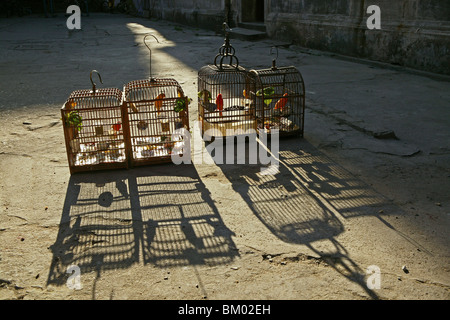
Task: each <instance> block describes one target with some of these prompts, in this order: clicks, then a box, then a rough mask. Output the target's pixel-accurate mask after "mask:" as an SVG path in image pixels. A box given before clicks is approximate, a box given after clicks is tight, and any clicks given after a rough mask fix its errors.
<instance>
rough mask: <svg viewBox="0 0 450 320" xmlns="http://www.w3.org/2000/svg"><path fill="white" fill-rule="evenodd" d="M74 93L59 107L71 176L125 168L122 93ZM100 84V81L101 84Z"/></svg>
mask: <svg viewBox="0 0 450 320" xmlns="http://www.w3.org/2000/svg"><path fill="white" fill-rule="evenodd" d="M94 72H95V73H97V74H98V76H99V79H100V82H102V79H101V76H100V73H98V72H97V71H96V70H92V71H91V75H90V78H91V83H92V90H89V89H86V90H76V91H74V92H72V93H71V94H70V96H69V97H68V99H67V101H66V102H65V104H64V106H63V107H62V108H61V119H62V123H63V129H64V137H65V143H66V150H67V158H68V162H69V169H70V172H71V173H75V172H82V171H91V170H104V169H115V168H127V167H128V161H127V156H126V147H125V144H126V143H125V136H124V131H123V127H122V122H123V118H122V112H121V107H122V91H120V90H119V89H117V88H102V89H96V84H95V83H94V81H93V80H92V74H93V73H94ZM102 83H103V82H102Z"/></svg>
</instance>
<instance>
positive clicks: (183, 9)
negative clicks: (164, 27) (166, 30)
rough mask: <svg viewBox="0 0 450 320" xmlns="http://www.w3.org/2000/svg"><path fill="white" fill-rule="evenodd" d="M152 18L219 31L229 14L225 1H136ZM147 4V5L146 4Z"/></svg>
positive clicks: (136, 4)
mask: <svg viewBox="0 0 450 320" xmlns="http://www.w3.org/2000/svg"><path fill="white" fill-rule="evenodd" d="M134 2H135V6H137V7H138V6H139V7H142V8H144V9H146V10H145V11H146V13H145V15H148V16H149V17H151V18H158V19H164V20H169V21H175V22H178V23H181V24H187V25H192V26H196V27H200V28H207V29H213V30H217V31H219V30H220V28H221V25H222V23H223V22H224V21H225V19H226V15H227V13H228V12H229V10H228V8H227V7H226V2H227V1H224V0H212V1H206V0H170V1H166V0H147V1H145V0H134ZM144 2H146V3H144Z"/></svg>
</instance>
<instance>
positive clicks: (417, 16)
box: [265, 0, 450, 74]
mask: <svg viewBox="0 0 450 320" xmlns="http://www.w3.org/2000/svg"><path fill="white" fill-rule="evenodd" d="M268 4H269V8H268V10H267V11H268V12H269V13H268V15H267V16H266V21H265V22H266V27H267V31H268V33H269V35H270V36H271V37H273V38H277V39H283V40H292V41H294V42H295V43H297V44H299V45H301V46H305V47H308V48H314V49H319V50H325V51H331V52H336V53H340V54H344V55H350V56H356V57H361V58H367V59H372V60H377V61H383V62H388V63H393V64H399V65H403V66H407V67H412V68H416V69H420V70H425V71H430V72H436V73H443V74H450V1H448V0H393V1H388V0H384V1H364V0H301V1H299V0H270V1H268ZM369 5H378V6H379V7H380V9H381V29H379V30H376V29H373V30H369V29H368V28H367V25H366V23H367V19H368V18H369V17H370V16H371V14H370V13H367V8H368V6H369Z"/></svg>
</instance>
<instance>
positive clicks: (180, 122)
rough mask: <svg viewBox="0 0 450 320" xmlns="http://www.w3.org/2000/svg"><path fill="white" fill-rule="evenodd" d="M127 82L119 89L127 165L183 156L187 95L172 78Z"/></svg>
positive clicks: (187, 112) (165, 160) (187, 104)
mask: <svg viewBox="0 0 450 320" xmlns="http://www.w3.org/2000/svg"><path fill="white" fill-rule="evenodd" d="M149 36H152V37H153V38H154V39H155V40H156V42H158V43H159V41H158V39H157V38H156V37H155V36H154V35H152V34H147V35H146V36H145V37H144V43H145V45H146V46H147V48H148V49H149V51H150V77H149V78H148V79H142V80H134V81H130V82H129V83H127V84H126V85H125V86H124V89H123V101H124V102H123V113H124V118H125V119H126V122H125V124H126V127H127V128H128V134H127V145H128V150H127V153H128V157H129V159H130V165H131V166H140V165H147V164H154V163H163V162H170V161H172V157H173V156H177V155H178V156H183V154H184V152H185V149H184V146H185V145H187V144H185V142H186V141H185V137H186V132H189V108H188V106H189V102H190V100H189V98H188V97H187V96H186V95H185V94H184V91H183V89H182V88H181V86H180V84H179V83H178V82H177V81H176V80H175V79H170V78H157V77H153V75H152V67H151V65H152V64H151V48H150V46H149V45H147V43H146V39H147V37H149Z"/></svg>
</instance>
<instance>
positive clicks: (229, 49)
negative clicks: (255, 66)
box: [214, 22, 239, 70]
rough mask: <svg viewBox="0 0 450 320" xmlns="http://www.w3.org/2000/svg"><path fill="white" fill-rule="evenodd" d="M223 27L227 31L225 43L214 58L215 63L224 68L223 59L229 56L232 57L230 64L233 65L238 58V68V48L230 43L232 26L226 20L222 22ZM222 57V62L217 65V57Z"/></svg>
mask: <svg viewBox="0 0 450 320" xmlns="http://www.w3.org/2000/svg"><path fill="white" fill-rule="evenodd" d="M222 28H223V30H224V31H225V43H224V44H223V45H222V47H220V49H219V53H218V54H217V55H216V57H215V58H214V65H215V66H216V67H218V68H219V69H220V70H222V69H223V60H224V59H225V58H226V57H228V58H229V59H230V62H229V64H230V66H233V59H234V60H236V65H235V66H234V67H235V68H236V69H238V68H239V60H238V58H237V57H236V56H235V53H236V50H235V49H234V48H233V46H232V45H231V43H230V35H229V32H230V31H231V28H230V27H229V26H228V24H227V23H226V22H224V23H223V24H222ZM219 57H220V64H219V66H218V65H217V59H218V58H219Z"/></svg>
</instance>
